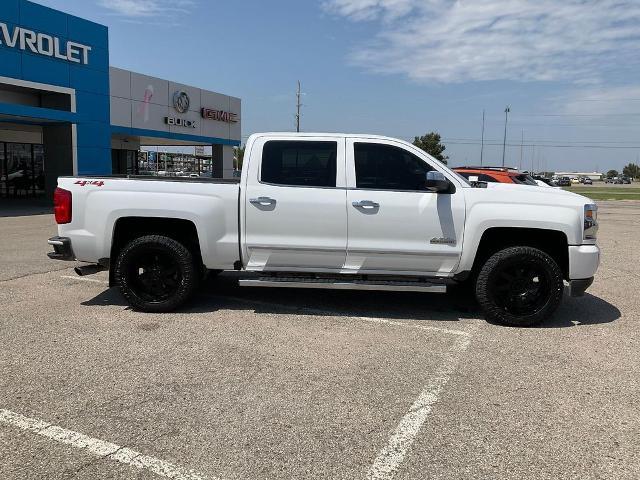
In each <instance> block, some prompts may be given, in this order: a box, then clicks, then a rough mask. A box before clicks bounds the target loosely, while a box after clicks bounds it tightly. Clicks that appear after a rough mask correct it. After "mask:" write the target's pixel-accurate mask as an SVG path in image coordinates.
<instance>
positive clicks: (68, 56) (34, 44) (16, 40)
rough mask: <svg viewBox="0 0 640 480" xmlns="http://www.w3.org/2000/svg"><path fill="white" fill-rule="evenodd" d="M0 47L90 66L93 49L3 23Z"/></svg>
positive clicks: (0, 23) (0, 28)
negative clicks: (90, 55) (4, 46)
mask: <svg viewBox="0 0 640 480" xmlns="http://www.w3.org/2000/svg"><path fill="white" fill-rule="evenodd" d="M0 45H6V46H7V47H9V48H19V49H20V50H23V51H25V52H32V53H35V54H37V55H44V56H45V57H53V58H57V59H58V60H65V61H67V62H73V63H80V64H82V65H88V64H89V52H90V51H91V47H89V46H88V45H83V44H81V43H77V42H72V41H61V40H60V39H59V38H58V37H54V36H52V35H47V34H46V33H37V32H34V31H33V30H28V29H26V28H22V27H11V28H10V27H9V26H8V25H7V24H6V23H2V22H0Z"/></svg>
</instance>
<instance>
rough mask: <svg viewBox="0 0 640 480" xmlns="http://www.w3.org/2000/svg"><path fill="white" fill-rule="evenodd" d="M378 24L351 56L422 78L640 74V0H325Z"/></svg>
mask: <svg viewBox="0 0 640 480" xmlns="http://www.w3.org/2000/svg"><path fill="white" fill-rule="evenodd" d="M323 7H324V8H325V10H326V11H328V12H330V13H333V14H335V15H338V16H342V17H346V18H348V19H350V20H352V21H356V22H361V21H369V22H375V24H376V25H377V26H378V31H377V34H376V35H375V37H374V38H373V39H371V40H370V41H368V42H366V43H363V44H361V45H359V46H358V47H356V48H355V50H354V51H353V52H352V53H351V55H350V59H351V61H352V62H353V63H355V64H356V65H359V66H362V67H364V68H366V69H368V70H370V71H373V72H378V73H391V74H403V75H406V76H408V77H409V78H411V79H413V80H416V81H422V82H436V83H450V82H465V81H478V80H480V81H481V80H520V81H539V80H561V81H569V82H573V83H577V84H594V83H598V82H600V81H602V80H603V78H604V77H605V76H608V75H613V74H623V73H625V72H626V73H628V72H636V73H637V72H638V66H639V65H640V56H638V53H637V52H638V50H637V49H638V43H639V41H640V28H639V25H640V2H639V1H637V0H324V1H323Z"/></svg>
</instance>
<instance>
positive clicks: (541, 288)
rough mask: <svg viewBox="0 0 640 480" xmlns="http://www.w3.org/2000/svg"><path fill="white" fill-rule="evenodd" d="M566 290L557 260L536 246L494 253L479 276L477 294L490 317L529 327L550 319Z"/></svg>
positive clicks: (494, 319) (513, 324)
mask: <svg viewBox="0 0 640 480" xmlns="http://www.w3.org/2000/svg"><path fill="white" fill-rule="evenodd" d="M563 291H564V283H563V275H562V271H561V270H560V268H559V266H558V264H557V263H556V261H555V260H554V259H553V258H551V257H550V256H549V255H548V254H546V253H545V252H543V251H541V250H538V249H536V248H533V247H511V248H506V249H504V250H501V251H499V252H497V253H495V254H494V255H493V256H491V257H490V258H489V260H487V262H486V263H485V265H484V266H483V267H482V269H481V271H480V274H479V275H478V281H477V283H476V297H477V299H478V302H479V303H480V305H481V307H482V308H483V310H484V311H485V314H486V316H487V318H488V319H489V320H493V321H496V322H498V323H502V324H505V325H511V326H530V325H534V324H536V323H539V322H541V321H543V320H545V319H546V318H549V317H550V316H551V315H552V314H553V312H554V311H555V310H556V309H557V307H558V305H559V304H560V301H561V299H562V294H563Z"/></svg>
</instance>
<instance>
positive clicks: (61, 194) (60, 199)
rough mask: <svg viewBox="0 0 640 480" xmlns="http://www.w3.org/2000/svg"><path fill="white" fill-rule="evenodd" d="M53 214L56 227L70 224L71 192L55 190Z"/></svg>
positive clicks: (61, 189) (60, 189)
mask: <svg viewBox="0 0 640 480" xmlns="http://www.w3.org/2000/svg"><path fill="white" fill-rule="evenodd" d="M53 213H54V214H55V217H56V223H57V224H58V225H60V224H62V223H70V222H71V192H70V191H69V190H65V189H63V188H60V187H58V188H56V190H55V191H54V192H53Z"/></svg>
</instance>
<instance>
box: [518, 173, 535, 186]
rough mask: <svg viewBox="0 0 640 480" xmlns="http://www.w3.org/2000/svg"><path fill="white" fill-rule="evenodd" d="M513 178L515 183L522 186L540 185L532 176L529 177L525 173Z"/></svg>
mask: <svg viewBox="0 0 640 480" xmlns="http://www.w3.org/2000/svg"><path fill="white" fill-rule="evenodd" d="M512 178H513V181H514V183H518V184H520V185H535V186H537V185H538V184H537V183H536V181H535V180H534V179H533V178H531V176H530V175H527V174H525V173H523V174H522V175H515V176H513V177H512Z"/></svg>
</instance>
